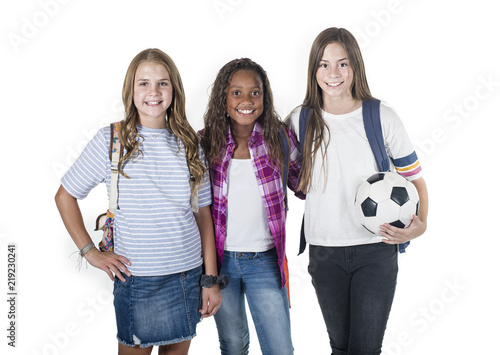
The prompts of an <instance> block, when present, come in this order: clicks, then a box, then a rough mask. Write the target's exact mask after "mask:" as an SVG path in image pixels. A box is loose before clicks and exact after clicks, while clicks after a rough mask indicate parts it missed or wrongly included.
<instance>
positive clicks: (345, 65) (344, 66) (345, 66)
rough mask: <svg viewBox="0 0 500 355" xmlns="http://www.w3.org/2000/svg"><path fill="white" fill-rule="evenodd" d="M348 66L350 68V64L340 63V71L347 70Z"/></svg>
mask: <svg viewBox="0 0 500 355" xmlns="http://www.w3.org/2000/svg"><path fill="white" fill-rule="evenodd" d="M348 66H349V64H348V63H347V62H342V63H339V65H338V67H339V69H342V68H347V67H348Z"/></svg>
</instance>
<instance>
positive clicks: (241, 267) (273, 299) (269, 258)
mask: <svg viewBox="0 0 500 355" xmlns="http://www.w3.org/2000/svg"><path fill="white" fill-rule="evenodd" d="M220 274H221V275H227V276H229V285H228V286H227V287H226V288H225V289H223V290H222V291H221V292H222V297H223V300H222V307H221V308H220V309H219V310H218V311H217V313H216V314H215V316H214V317H215V322H216V324H217V331H218V332H219V342H220V348H221V351H222V355H225V354H230V355H240V354H248V348H249V345H250V337H249V332H248V323H247V316H246V309H245V296H246V299H247V302H248V306H249V308H250V313H251V315H252V319H253V322H254V324H255V329H256V330H257V336H258V338H259V343H260V348H261V350H262V354H264V355H265V354H272V355H290V354H293V346H292V335H291V330H290V313H289V309H288V294H287V290H286V286H285V287H283V288H281V276H280V270H279V267H278V257H277V255H276V249H275V248H273V249H271V250H269V251H266V252H262V253H239V252H229V251H224V256H223V259H222V268H221V271H220Z"/></svg>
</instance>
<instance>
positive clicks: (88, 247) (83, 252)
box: [80, 242, 97, 258]
mask: <svg viewBox="0 0 500 355" xmlns="http://www.w3.org/2000/svg"><path fill="white" fill-rule="evenodd" d="M93 250H97V248H96V247H95V244H94V243H93V242H90V243H89V244H87V245H85V246H84V247H83V248H82V249H80V256H81V257H82V258H83V257H84V256H85V255H87V254H88V253H90V252H92V251H93Z"/></svg>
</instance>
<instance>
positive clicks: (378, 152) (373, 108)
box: [363, 100, 410, 253]
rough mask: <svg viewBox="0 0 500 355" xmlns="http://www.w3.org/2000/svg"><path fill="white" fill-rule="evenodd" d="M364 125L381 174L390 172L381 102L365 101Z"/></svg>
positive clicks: (402, 249)
mask: <svg viewBox="0 0 500 355" xmlns="http://www.w3.org/2000/svg"><path fill="white" fill-rule="evenodd" d="M363 124H364V126H365V132H366V137H367V138H368V142H369V143H370V147H371V148H372V152H373V155H374V156H375V161H376V162H377V167H378V170H379V171H381V172H382V171H390V170H391V164H390V162H389V157H388V155H387V151H386V150H385V143H384V135H383V134H382V124H381V122H380V100H367V101H363ZM409 244H410V242H406V243H402V244H399V245H398V249H399V252H400V253H404V252H405V249H406V247H408V245H409Z"/></svg>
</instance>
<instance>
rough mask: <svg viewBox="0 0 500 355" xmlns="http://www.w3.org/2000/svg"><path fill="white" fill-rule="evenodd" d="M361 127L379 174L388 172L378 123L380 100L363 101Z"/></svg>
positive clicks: (388, 164) (380, 125)
mask: <svg viewBox="0 0 500 355" xmlns="http://www.w3.org/2000/svg"><path fill="white" fill-rule="evenodd" d="M363 125H364V127H365V133H366V138H368V142H369V143H370V147H371V148H372V152H373V155H374V156H375V161H376V162H377V167H378V170H379V171H380V172H383V171H390V170H391V164H390V162H389V157H388V156H387V151H386V150H385V144H384V136H383V134H382V124H381V123H380V100H367V101H363Z"/></svg>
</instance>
